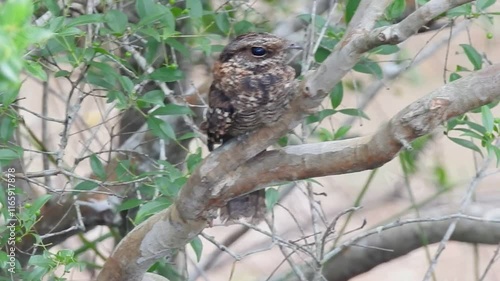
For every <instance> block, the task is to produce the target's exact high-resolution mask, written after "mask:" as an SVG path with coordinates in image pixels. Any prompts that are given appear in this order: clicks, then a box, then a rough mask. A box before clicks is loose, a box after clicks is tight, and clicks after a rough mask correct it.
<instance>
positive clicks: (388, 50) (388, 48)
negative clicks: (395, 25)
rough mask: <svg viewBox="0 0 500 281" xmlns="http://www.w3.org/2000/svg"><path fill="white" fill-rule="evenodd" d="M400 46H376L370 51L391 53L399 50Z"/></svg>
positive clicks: (384, 53)
mask: <svg viewBox="0 0 500 281" xmlns="http://www.w3.org/2000/svg"><path fill="white" fill-rule="evenodd" d="M399 50H400V48H399V47H398V46H396V45H382V46H378V47H376V48H374V49H373V50H371V51H370V53H374V54H377V55H391V54H394V53H397V52H399Z"/></svg>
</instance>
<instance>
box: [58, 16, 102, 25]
mask: <svg viewBox="0 0 500 281" xmlns="http://www.w3.org/2000/svg"><path fill="white" fill-rule="evenodd" d="M103 21H104V16H103V15H102V14H90V15H81V16H78V17H76V18H71V19H70V20H69V22H68V23H67V24H66V26H67V27H74V26H79V25H84V24H91V23H100V22H103Z"/></svg>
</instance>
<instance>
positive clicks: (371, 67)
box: [352, 58, 384, 79]
mask: <svg viewBox="0 0 500 281" xmlns="http://www.w3.org/2000/svg"><path fill="white" fill-rule="evenodd" d="M352 69H353V70H354V71H357V72H361V73H366V74H373V75H375V77H377V78H378V79H382V78H383V76H384V75H383V72H382V68H380V66H379V65H378V63H376V62H374V61H372V60H370V59H367V58H364V59H361V60H360V61H359V62H358V63H357V64H356V65H355V66H354V67H353V68H352Z"/></svg>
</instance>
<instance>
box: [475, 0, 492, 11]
mask: <svg viewBox="0 0 500 281" xmlns="http://www.w3.org/2000/svg"><path fill="white" fill-rule="evenodd" d="M495 2H496V0H477V1H476V7H477V9H478V10H480V11H484V10H486V9H487V8H488V7H489V6H491V5H493V4H495Z"/></svg>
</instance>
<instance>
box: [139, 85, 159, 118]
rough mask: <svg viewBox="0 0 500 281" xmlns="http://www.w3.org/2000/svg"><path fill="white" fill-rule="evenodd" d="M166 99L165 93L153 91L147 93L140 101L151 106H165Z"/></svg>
mask: <svg viewBox="0 0 500 281" xmlns="http://www.w3.org/2000/svg"><path fill="white" fill-rule="evenodd" d="M164 99H165V95H164V94H163V92H162V91H161V90H152V91H149V92H147V93H145V94H144V95H143V96H142V97H140V98H139V99H138V100H140V101H143V102H146V103H149V104H154V105H160V106H164V105H165V103H164V102H163V101H164ZM153 115H157V114H153Z"/></svg>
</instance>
